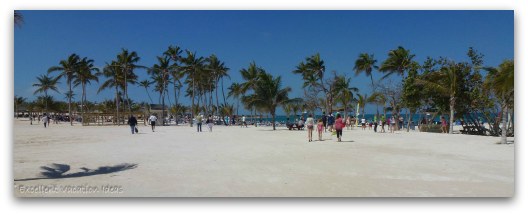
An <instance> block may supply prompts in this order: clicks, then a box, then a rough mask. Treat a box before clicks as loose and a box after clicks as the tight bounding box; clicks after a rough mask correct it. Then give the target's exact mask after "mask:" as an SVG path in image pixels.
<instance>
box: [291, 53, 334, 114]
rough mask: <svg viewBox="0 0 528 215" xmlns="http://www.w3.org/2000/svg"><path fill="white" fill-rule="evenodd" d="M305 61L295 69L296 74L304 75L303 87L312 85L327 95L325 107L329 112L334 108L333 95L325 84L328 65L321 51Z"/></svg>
mask: <svg viewBox="0 0 528 215" xmlns="http://www.w3.org/2000/svg"><path fill="white" fill-rule="evenodd" d="M305 61H306V63H305V62H301V63H300V64H299V65H298V66H297V68H296V70H294V71H293V73H294V74H301V75H302V76H303V80H304V84H303V87H312V88H313V89H317V90H320V91H322V92H323V93H324V95H325V98H326V100H325V109H326V111H327V112H328V113H330V112H331V111H332V110H331V109H332V103H333V97H332V95H331V93H330V89H328V88H327V87H326V86H325V84H324V73H325V71H326V66H325V64H324V61H323V60H322V59H321V56H320V55H319V53H316V54H315V55H312V56H310V57H307V58H306V59H305Z"/></svg>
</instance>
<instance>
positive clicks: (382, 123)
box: [381, 115, 387, 133]
mask: <svg viewBox="0 0 528 215" xmlns="http://www.w3.org/2000/svg"><path fill="white" fill-rule="evenodd" d="M385 123H387V121H386V119H385V115H383V116H381V133H385Z"/></svg>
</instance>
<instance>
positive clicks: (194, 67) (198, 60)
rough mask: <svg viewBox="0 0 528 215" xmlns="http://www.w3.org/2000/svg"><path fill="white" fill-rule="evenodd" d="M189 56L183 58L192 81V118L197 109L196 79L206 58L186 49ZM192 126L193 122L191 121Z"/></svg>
mask: <svg viewBox="0 0 528 215" xmlns="http://www.w3.org/2000/svg"><path fill="white" fill-rule="evenodd" d="M186 52H187V57H186V58H184V59H182V62H183V63H184V64H185V67H184V68H183V71H184V72H185V74H187V80H188V82H191V88H190V89H188V90H191V119H192V118H194V114H195V113H194V111H195V110H196V108H195V106H194V98H195V93H196V85H195V80H196V77H197V76H198V74H199V73H200V72H201V71H202V70H203V67H204V65H203V64H204V61H205V60H204V58H203V57H196V53H192V52H191V51H189V50H186ZM189 124H190V126H191V127H192V126H193V125H192V123H189Z"/></svg>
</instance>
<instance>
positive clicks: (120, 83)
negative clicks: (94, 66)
mask: <svg viewBox="0 0 528 215" xmlns="http://www.w3.org/2000/svg"><path fill="white" fill-rule="evenodd" d="M100 75H102V76H104V77H105V78H106V81H105V82H103V83H102V84H101V85H100V86H99V89H98V90H97V93H100V92H101V91H103V90H104V89H108V88H110V89H111V88H113V89H114V90H115V108H116V109H115V110H116V118H115V119H116V120H117V121H116V123H117V125H120V124H121V120H119V119H120V117H119V105H120V100H121V99H120V94H121V92H120V91H119V89H123V88H124V74H122V73H121V72H120V70H119V65H118V63H117V62H116V61H112V62H111V63H110V64H109V63H106V65H105V67H104V68H103V71H102V72H101V71H100Z"/></svg>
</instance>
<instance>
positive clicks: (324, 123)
mask: <svg viewBox="0 0 528 215" xmlns="http://www.w3.org/2000/svg"><path fill="white" fill-rule="evenodd" d="M327 122H328V117H327V116H326V113H325V112H324V111H323V127H324V129H325V132H326V123H327Z"/></svg>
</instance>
